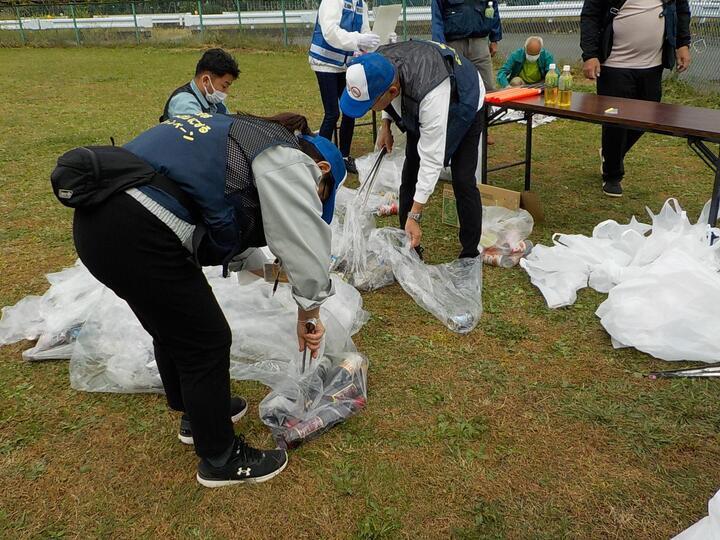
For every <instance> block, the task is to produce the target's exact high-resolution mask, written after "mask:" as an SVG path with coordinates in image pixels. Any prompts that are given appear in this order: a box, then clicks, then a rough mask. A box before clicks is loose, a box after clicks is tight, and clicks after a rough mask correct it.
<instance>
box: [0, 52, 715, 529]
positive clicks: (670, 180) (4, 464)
mask: <svg viewBox="0 0 720 540" xmlns="http://www.w3.org/2000/svg"><path fill="white" fill-rule="evenodd" d="M236 54H237V55H238V57H239V59H240V62H241V67H242V75H241V79H240V81H239V83H238V84H237V86H236V87H234V89H233V93H232V95H231V98H230V105H231V108H232V109H241V110H245V111H251V112H254V113H260V114H263V113H272V112H276V111H279V110H288V109H289V110H295V111H300V112H305V113H307V115H308V116H309V117H310V118H311V119H312V120H313V122H314V123H315V125H318V122H319V120H320V115H321V107H320V101H319V97H318V95H317V90H316V84H315V81H314V77H313V74H312V73H311V71H310V70H309V69H308V67H307V64H306V61H305V58H304V57H303V55H302V54H297V53H276V52H264V51H243V50H238V51H236ZM197 56H198V51H197V50H187V49H177V48H174V49H151V48H147V49H107V48H104V49H92V48H84V49H22V50H10V49H0V65H2V66H3V69H2V85H3V95H2V100H0V101H1V103H2V104H1V105H0V108H1V109H2V136H1V137H0V215H1V216H2V221H1V222H0V245H1V246H2V249H1V252H0V305H9V304H14V303H15V302H17V301H18V300H20V299H21V298H23V297H24V296H25V295H27V294H41V293H42V292H44V290H45V289H46V282H45V279H44V274H45V273H47V272H52V271H56V270H59V269H61V268H63V267H65V266H68V265H70V264H72V263H73V261H74V260H75V253H74V249H73V246H72V239H71V227H70V223H71V213H70V212H69V211H68V210H66V209H64V208H63V207H61V206H60V205H59V204H58V203H57V202H56V201H55V200H54V198H53V196H52V194H51V192H50V189H49V182H48V175H49V172H50V170H51V169H52V167H53V164H54V160H55V159H56V158H57V156H58V155H59V154H61V153H62V152H64V151H65V150H67V149H69V148H71V147H74V146H78V145H83V144H103V143H106V142H107V141H108V138H109V137H110V136H114V137H115V139H116V140H117V141H119V142H124V141H127V140H129V139H130V138H131V137H133V136H134V135H135V134H137V133H138V132H140V131H142V130H143V129H146V128H147V127H149V126H151V125H153V124H154V123H155V122H156V121H157V117H158V116H159V114H160V112H161V109H162V106H163V104H164V101H165V98H166V95H167V94H168V92H169V91H170V90H172V89H173V88H175V87H176V86H177V85H179V84H180V83H182V82H184V81H185V80H187V79H188V77H189V73H190V71H191V69H192V67H193V66H194V63H195V61H196V58H197ZM668 100H673V101H678V100H682V101H685V102H687V103H691V104H697V105H705V106H712V107H718V106H720V100H719V99H717V98H716V97H712V96H695V95H692V94H690V93H688V92H687V91H686V90H685V89H684V88H683V87H680V86H677V85H671V86H670V87H669V88H668ZM496 139H497V141H498V142H497V144H496V145H495V146H494V147H493V148H492V154H491V160H509V159H511V158H513V156H516V155H517V153H518V152H519V150H520V145H521V143H522V140H523V139H522V131H521V130H520V129H519V128H517V127H514V126H508V127H504V128H500V129H498V130H497V132H496ZM598 146H599V128H598V127H596V126H588V125H585V124H572V123H567V122H562V121H558V122H555V123H553V124H551V125H548V126H544V127H542V128H540V129H538V130H537V131H536V138H535V154H534V156H535V162H534V172H535V178H536V182H535V189H536V190H537V191H538V192H539V193H540V195H541V198H542V200H543V202H544V205H545V211H546V214H547V223H546V224H544V225H541V226H540V225H539V226H537V227H536V229H535V231H534V232H533V235H532V240H533V241H535V242H543V243H548V242H549V240H550V236H551V234H552V233H553V232H555V231H562V232H572V233H585V234H588V233H590V231H591V230H592V227H593V226H594V225H595V224H596V223H598V222H599V221H602V220H604V219H607V218H615V219H618V220H621V221H626V220H627V219H629V217H630V216H631V215H632V214H636V215H638V216H641V217H642V216H644V207H645V205H649V206H650V207H651V208H653V209H655V210H657V209H659V207H660V205H661V204H662V202H663V201H664V200H665V199H666V198H667V197H669V196H677V197H678V198H679V199H680V202H681V203H682V204H683V206H684V207H685V208H686V209H687V210H688V211H689V212H690V214H691V215H693V216H697V214H698V212H699V210H700V209H701V207H702V205H703V203H704V202H705V200H706V197H707V196H708V195H709V192H710V186H711V178H710V174H709V172H708V171H707V170H706V169H705V167H704V166H703V165H702V164H701V163H700V161H699V160H698V159H696V158H695V157H694V156H693V155H692V153H691V151H690V150H689V149H688V148H687V146H686V145H685V144H684V142H683V141H680V140H674V139H670V138H665V137H660V136H646V137H644V138H643V139H642V140H641V142H640V143H639V144H638V146H637V147H636V148H635V149H634V150H633V152H632V155H631V156H630V157H629V159H628V163H627V170H628V176H627V180H626V182H625V190H626V196H625V197H624V198H623V199H621V200H619V201H618V200H608V199H607V198H604V197H603V196H602V194H601V192H600V183H599V179H598V176H597V169H598V161H597V148H598ZM354 148H355V153H356V155H361V154H362V153H365V152H366V151H368V150H369V149H370V134H369V131H368V130H367V128H363V129H361V130H358V133H357V138H356V144H355V146H354ZM519 175H520V172H519V171H505V172H504V173H503V174H498V175H497V176H496V177H494V178H495V181H496V182H497V184H499V185H502V186H507V187H514V188H519V186H520V183H519ZM439 209H440V198H439V196H438V195H436V196H435V197H434V198H433V199H432V200H431V204H430V208H429V210H428V215H429V217H428V220H427V224H426V225H425V228H424V229H425V234H426V242H425V243H426V247H427V254H428V256H429V259H430V261H431V262H440V261H446V260H449V259H451V258H452V257H453V255H455V254H456V252H457V249H458V243H457V240H456V238H455V234H456V230H455V229H451V228H447V227H445V226H443V225H441V224H440V215H439ZM364 298H365V303H366V308H367V309H368V310H369V311H370V312H371V313H372V318H371V320H370V322H369V323H368V324H367V326H366V327H365V328H364V329H363V330H362V331H361V333H360V334H359V336H358V337H357V340H356V341H357V344H358V346H359V348H360V349H361V350H362V351H363V352H364V353H366V354H367V355H368V356H369V358H370V359H371V369H370V381H369V383H370V400H369V406H368V408H367V410H366V411H365V412H364V413H362V414H361V415H360V416H358V417H356V418H354V419H352V420H351V421H350V422H348V423H347V424H345V425H342V426H340V427H338V428H337V429H334V430H332V431H331V432H329V433H328V434H326V435H324V436H323V437H322V438H320V439H318V440H317V441H314V442H312V443H310V444H308V445H307V446H305V447H303V448H301V449H300V450H298V451H295V452H293V453H292V455H291V461H290V465H289V467H288V469H287V470H286V472H284V473H283V474H282V475H281V476H279V477H278V478H277V479H275V480H273V481H271V482H269V483H267V484H263V485H260V486H256V487H250V488H236V489H224V490H206V489H203V488H201V487H200V486H198V485H197V483H196V482H195V480H194V478H193V477H194V470H195V463H196V458H195V456H194V454H193V453H192V451H191V450H189V449H187V448H186V447H182V445H180V444H179V443H178V441H177V439H176V437H175V429H176V421H177V418H176V416H175V415H173V414H171V413H170V412H169V411H167V409H166V406H165V403H164V399H163V397H162V396H155V395H108V394H87V393H78V392H75V391H73V390H71V389H70V387H69V382H68V366H67V363H66V362H56V363H39V364H28V363H25V362H24V361H23V360H22V359H21V357H20V353H21V351H22V350H23V349H24V348H27V346H28V344H27V343H22V344H18V345H14V346H7V347H4V348H2V349H0V493H2V495H1V496H0V536H2V537H3V538H74V537H79V538H96V537H97V538H194V537H198V538H252V539H256V538H257V539H264V538H313V539H314V538H333V539H334V538H363V539H370V538H449V537H452V538H463V539H481V538H485V539H502V538H513V539H515V538H517V539H526V538H527V539H559V538H592V539H595V538H619V539H620V538H621V539H628V538H643V539H645V538H646V539H658V538H669V537H670V536H672V535H673V534H675V533H677V532H679V531H680V530H682V529H684V528H685V527H687V526H688V525H689V524H691V523H693V522H694V521H695V520H696V519H698V518H699V517H700V516H702V515H704V514H705V512H706V503H707V499H708V498H709V497H710V496H711V495H712V494H713V493H714V492H715V491H716V490H717V489H718V488H720V469H718V468H717V462H718V460H719V459H720V445H719V443H720V401H719V400H718V399H717V396H718V388H717V387H716V386H714V384H715V383H713V382H711V381H702V380H701V381H649V380H648V379H646V378H643V376H642V375H643V374H644V373H646V372H647V371H649V370H652V369H662V368H666V367H667V365H666V364H665V363H662V362H660V361H657V360H653V359H652V358H650V357H648V356H646V355H644V354H641V353H639V352H637V351H634V350H627V349H623V350H614V349H613V348H612V346H611V344H610V340H609V337H608V336H607V334H606V333H605V332H604V331H603V329H602V328H601V326H600V324H599V322H598V320H597V318H596V317H595V315H594V311H595V309H596V307H597V305H598V304H599V303H600V302H601V301H602V299H603V295H600V294H597V293H594V292H592V291H588V290H585V291H582V292H581V293H580V294H579V297H578V302H577V303H576V304H575V305H574V306H573V307H571V308H567V309H559V310H553V311H551V310H549V309H547V307H546V306H545V304H544V302H543V299H542V297H541V295H540V294H539V292H538V291H537V290H536V289H535V288H534V287H532V286H531V285H530V283H529V280H528V278H527V276H526V275H525V274H524V272H523V271H522V270H520V269H510V270H505V269H497V268H486V271H485V280H484V290H483V300H484V305H485V313H484V315H483V318H482V321H481V323H480V326H479V327H478V328H477V329H476V330H475V331H473V332H472V333H471V334H469V335H467V336H458V335H455V334H452V333H450V332H449V331H448V330H446V329H445V327H443V326H442V325H440V324H439V323H438V322H437V321H436V320H435V319H434V318H433V317H432V316H430V315H429V314H427V313H425V312H424V311H423V310H421V309H420V308H419V307H418V306H417V305H416V304H415V303H414V302H413V301H412V300H411V299H410V298H409V297H408V296H407V295H406V294H405V293H404V292H403V291H402V290H401V289H400V288H399V287H398V286H393V287H390V288H388V289H384V290H381V291H379V292H375V293H371V294H365V295H364ZM234 386H235V388H234V389H235V390H236V391H238V392H242V393H243V394H244V395H246V396H248V397H249V399H250V400H251V402H252V404H253V413H252V414H250V415H248V419H247V420H244V421H243V423H242V424H241V428H240V429H242V430H243V431H245V432H246V433H247V435H248V439H249V440H250V441H251V442H252V443H254V444H256V445H267V444H270V442H271V440H270V436H269V433H268V431H267V430H266V429H265V427H264V426H263V425H262V423H261V422H260V420H259V418H258V416H257V414H256V410H257V409H256V407H257V403H258V402H259V401H260V400H261V399H262V397H263V396H264V395H265V394H266V392H267V390H266V388H265V387H263V386H261V385H259V384H252V383H241V384H238V383H235V384H234Z"/></svg>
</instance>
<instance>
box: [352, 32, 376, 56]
mask: <svg viewBox="0 0 720 540" xmlns="http://www.w3.org/2000/svg"><path fill="white" fill-rule="evenodd" d="M357 43H358V49H360V50H361V51H370V52H372V51H374V50H375V49H377V48H378V45H380V36H378V35H377V34H360V35H359V36H358V38H357Z"/></svg>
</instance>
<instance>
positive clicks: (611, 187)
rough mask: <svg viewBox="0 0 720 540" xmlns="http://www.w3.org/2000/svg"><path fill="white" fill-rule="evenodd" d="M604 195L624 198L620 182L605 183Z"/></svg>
mask: <svg viewBox="0 0 720 540" xmlns="http://www.w3.org/2000/svg"><path fill="white" fill-rule="evenodd" d="M603 193H604V194H605V195H607V196H608V197H622V193H623V192H622V186H621V185H620V182H603Z"/></svg>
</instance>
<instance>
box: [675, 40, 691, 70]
mask: <svg viewBox="0 0 720 540" xmlns="http://www.w3.org/2000/svg"><path fill="white" fill-rule="evenodd" d="M675 61H676V65H677V72H678V73H682V72H683V71H687V68H689V67H690V47H688V46H687V45H685V46H684V47H680V48H678V49H677V50H676V51H675Z"/></svg>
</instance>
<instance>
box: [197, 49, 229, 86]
mask: <svg viewBox="0 0 720 540" xmlns="http://www.w3.org/2000/svg"><path fill="white" fill-rule="evenodd" d="M204 71H209V72H210V73H212V74H213V75H217V76H218V77H222V76H223V75H227V74H230V75H232V76H233V77H234V78H236V79H237V78H238V75H240V69H239V68H238V65H237V62H236V61H235V59H234V58H233V57H232V55H231V54H230V53H228V52H227V51H224V50H222V49H208V50H207V51H205V53H204V54H203V55H202V58H200V61H199V62H198V63H197V66H196V67H195V75H196V76H197V75H200V74H201V73H203V72H204Z"/></svg>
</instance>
